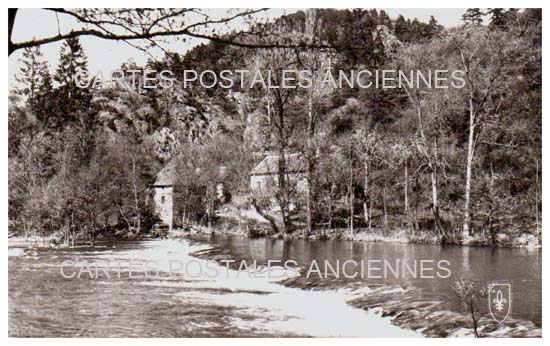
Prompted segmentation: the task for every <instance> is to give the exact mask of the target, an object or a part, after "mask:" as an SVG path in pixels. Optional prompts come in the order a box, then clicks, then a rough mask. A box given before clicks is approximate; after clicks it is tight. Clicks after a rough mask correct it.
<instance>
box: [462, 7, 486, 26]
mask: <svg viewBox="0 0 550 346" xmlns="http://www.w3.org/2000/svg"><path fill="white" fill-rule="evenodd" d="M484 15H485V13H483V11H481V10H480V9H479V8H469V9H467V10H466V12H465V13H464V14H463V15H462V20H463V21H464V23H466V24H471V25H475V26H479V25H481V23H483V16H484Z"/></svg>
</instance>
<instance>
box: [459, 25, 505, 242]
mask: <svg viewBox="0 0 550 346" xmlns="http://www.w3.org/2000/svg"><path fill="white" fill-rule="evenodd" d="M448 42H449V43H450V48H451V58H452V60H451V62H452V63H454V64H456V66H457V67H458V68H459V69H460V70H462V71H464V73H465V83H466V85H465V87H464V88H463V89H456V91H457V92H458V93H459V94H461V95H462V97H460V98H459V97H457V98H455V99H461V100H462V101H463V102H464V106H463V107H464V108H465V109H466V112H467V116H468V147H467V157H466V183H465V193H464V224H463V237H468V236H469V233H470V221H471V213H470V204H471V189H472V170H473V164H474V157H475V151H476V145H477V143H478V142H479V138H480V134H481V129H482V127H483V125H484V123H487V121H489V120H491V119H494V118H495V116H496V115H497V114H498V112H499V109H500V105H501V103H502V100H503V98H502V90H503V89H502V88H503V86H504V80H505V77H506V74H505V66H506V65H507V64H508V63H509V62H510V61H509V58H510V57H512V56H513V54H512V53H511V51H513V49H514V45H515V43H514V41H511V40H510V39H509V38H507V37H506V35H505V34H503V33H498V32H490V31H488V30H487V29H486V28H479V27H473V28H468V27H466V28H463V29H461V30H459V31H456V32H454V33H453V34H452V35H451V36H450V37H449V41H448ZM456 96H458V95H456Z"/></svg>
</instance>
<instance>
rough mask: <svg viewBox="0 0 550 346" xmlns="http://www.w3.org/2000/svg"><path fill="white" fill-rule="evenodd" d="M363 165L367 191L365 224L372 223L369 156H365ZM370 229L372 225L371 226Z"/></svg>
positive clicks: (364, 187) (364, 209) (364, 212)
mask: <svg viewBox="0 0 550 346" xmlns="http://www.w3.org/2000/svg"><path fill="white" fill-rule="evenodd" d="M363 166H364V169H365V180H364V182H363V184H364V185H363V190H364V191H365V201H364V202H363V214H364V218H365V224H367V225H368V224H370V217H369V203H370V192H369V162H368V158H367V157H365V161H364V162H363ZM369 231H370V227H369Z"/></svg>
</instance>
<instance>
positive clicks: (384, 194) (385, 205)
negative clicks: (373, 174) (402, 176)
mask: <svg viewBox="0 0 550 346" xmlns="http://www.w3.org/2000/svg"><path fill="white" fill-rule="evenodd" d="M386 188H387V184H386V183H384V189H383V191H382V192H383V193H382V202H383V206H384V234H388V208H387V203H386Z"/></svg>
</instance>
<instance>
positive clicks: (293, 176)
mask: <svg viewBox="0 0 550 346" xmlns="http://www.w3.org/2000/svg"><path fill="white" fill-rule="evenodd" d="M285 160H286V171H287V177H288V181H289V183H290V184H296V191H298V192H306V191H307V189H308V183H307V169H306V163H305V159H304V157H303V156H302V155H301V154H299V153H293V154H287V155H285ZM278 181H279V154H270V155H267V156H266V157H265V158H264V159H263V160H262V161H261V162H260V163H258V164H257V165H256V167H254V169H253V170H252V171H251V172H250V189H251V190H252V191H261V190H267V189H269V188H270V187H275V186H277V183H278Z"/></svg>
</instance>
